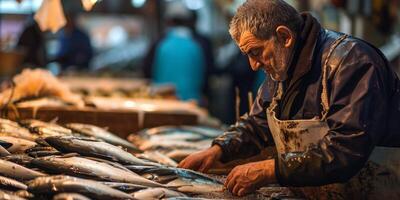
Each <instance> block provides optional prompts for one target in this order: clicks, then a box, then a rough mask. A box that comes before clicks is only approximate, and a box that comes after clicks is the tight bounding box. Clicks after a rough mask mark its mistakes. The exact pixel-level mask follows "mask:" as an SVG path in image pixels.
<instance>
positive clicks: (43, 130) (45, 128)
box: [20, 119, 72, 137]
mask: <svg viewBox="0 0 400 200" xmlns="http://www.w3.org/2000/svg"><path fill="white" fill-rule="evenodd" d="M20 123H21V124H22V125H23V126H25V127H27V128H28V129H29V130H31V131H32V132H35V133H37V134H39V135H41V136H45V137H46V136H53V135H71V134H72V131H71V130H70V129H67V128H64V127H62V126H60V125H57V124H55V123H48V122H44V121H39V120H35V119H26V120H22V121H20Z"/></svg>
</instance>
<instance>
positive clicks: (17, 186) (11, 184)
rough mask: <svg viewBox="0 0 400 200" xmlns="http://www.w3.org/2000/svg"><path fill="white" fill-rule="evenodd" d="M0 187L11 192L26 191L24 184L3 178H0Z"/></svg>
mask: <svg viewBox="0 0 400 200" xmlns="http://www.w3.org/2000/svg"><path fill="white" fill-rule="evenodd" d="M0 187H1V188H3V189H12V190H26V189H27V188H28V186H26V185H25V184H23V183H21V182H19V181H17V180H14V179H11V178H7V177H4V176H0Z"/></svg>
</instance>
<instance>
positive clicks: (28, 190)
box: [0, 119, 223, 200]
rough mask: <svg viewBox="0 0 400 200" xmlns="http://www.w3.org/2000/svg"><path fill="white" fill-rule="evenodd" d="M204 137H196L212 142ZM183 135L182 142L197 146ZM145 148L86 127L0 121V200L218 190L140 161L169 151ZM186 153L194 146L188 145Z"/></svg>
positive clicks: (83, 199) (205, 179) (213, 183)
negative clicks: (186, 140)
mask: <svg viewBox="0 0 400 200" xmlns="http://www.w3.org/2000/svg"><path fill="white" fill-rule="evenodd" d="M163 130H165V129H163ZM199 130H200V131H197V132H198V133H200V132H201V131H203V132H207V131H204V130H205V129H199ZM149 131H150V132H151V131H153V134H149ZM167 132H168V131H167ZM210 133H211V131H209V132H207V133H206V134H204V137H202V138H209V137H213V136H212V134H210ZM143 134H145V133H144V132H143V133H141V136H140V137H144V135H143ZM146 134H148V135H149V136H150V135H151V136H152V137H153V136H157V135H158V139H159V140H160V141H161V139H162V136H164V137H165V138H167V137H171V138H174V137H175V136H174V134H172V133H171V134H166V133H165V134H164V133H163V134H159V133H156V132H154V130H152V129H150V130H147V132H146ZM207 134H209V135H207ZM213 134H214V133H213ZM189 135H190V134H189V133H188V134H187V135H184V137H185V138H191V141H200V137H199V138H198V139H196V138H195V137H194V136H193V135H192V136H190V137H189ZM200 135H201V134H200ZM149 142H150V143H151V141H149ZM150 143H148V144H142V145H140V146H139V148H137V147H136V146H135V145H134V144H131V143H130V142H128V141H126V140H124V139H122V138H119V137H117V136H116V135H114V134H112V133H110V132H108V131H107V130H104V129H102V128H100V127H96V126H93V125H88V124H78V123H73V124H65V125H63V126H61V125H58V124H55V123H47V122H43V121H38V120H21V121H19V122H14V121H10V120H7V119H0V199H16V200H19V199H54V200H67V199H75V200H87V199H169V198H174V199H191V198H192V197H195V196H197V195H201V194H205V193H211V192H221V191H222V190H223V185H222V184H221V182H219V181H218V180H215V179H214V178H211V177H209V176H207V175H205V174H201V173H198V172H194V171H191V170H186V169H180V168H176V167H172V166H170V165H166V164H162V163H163V162H160V161H158V160H157V159H145V158H143V157H146V156H143V155H147V157H151V156H149V155H152V154H155V153H154V152H156V151H152V153H150V154H146V152H143V150H147V149H148V150H150V149H160V148H162V147H165V148H164V149H168V148H169V149H173V145H160V146H159V147H157V145H154V144H153V145H151V144H150ZM188 144H190V143H188ZM188 144H183V143H182V144H178V145H177V147H179V148H177V149H180V147H185V148H188V147H189V148H191V147H190V145H188ZM208 145H209V144H208ZM143 146H145V147H146V148H143ZM194 146H199V147H194ZM189 148H188V149H189ZM191 149H200V145H198V144H197V143H193V148H191ZM158 154H159V155H158V156H164V157H165V158H169V157H168V156H166V155H164V154H162V153H160V152H159V153H158ZM152 158H154V157H152ZM171 160H172V159H171ZM174 162H175V161H174Z"/></svg>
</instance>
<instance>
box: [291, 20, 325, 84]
mask: <svg viewBox="0 0 400 200" xmlns="http://www.w3.org/2000/svg"><path fill="white" fill-rule="evenodd" d="M301 16H302V17H303V20H304V25H303V29H302V31H301V33H300V34H299V36H298V39H297V43H296V47H295V52H294V56H293V58H292V61H291V63H290V66H291V67H290V68H289V74H291V75H290V76H289V79H288V80H289V84H290V85H293V84H294V83H295V82H297V80H299V79H300V78H301V77H303V76H304V75H305V74H307V73H308V72H309V71H310V69H311V66H312V60H313V55H314V51H315V46H316V44H317V41H318V37H319V34H320V31H321V25H320V24H319V22H318V21H317V19H315V18H314V17H313V16H312V15H311V14H310V13H302V14H301ZM290 85H289V87H290Z"/></svg>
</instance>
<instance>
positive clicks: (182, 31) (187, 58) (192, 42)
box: [144, 4, 206, 102]
mask: <svg viewBox="0 0 400 200" xmlns="http://www.w3.org/2000/svg"><path fill="white" fill-rule="evenodd" d="M168 8H169V9H167V13H166V18H167V20H166V23H167V31H166V33H165V34H164V35H163V37H161V38H160V39H158V40H157V41H156V43H154V44H153V45H152V47H151V48H150V50H149V53H148V54H147V56H146V58H145V61H144V64H145V66H144V70H145V75H146V77H151V79H152V82H153V83H154V84H173V85H174V86H175V88H176V91H177V96H178V98H179V99H181V100H196V101H197V102H199V101H200V100H201V97H202V91H203V87H204V85H203V84H204V82H205V71H206V61H205V55H204V50H203V49H202V46H201V45H200V44H199V43H198V41H196V39H195V37H194V34H193V32H192V30H191V27H190V23H191V21H190V20H191V14H190V12H189V11H188V10H187V9H186V8H184V7H183V5H180V4H173V6H170V7H168Z"/></svg>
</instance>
